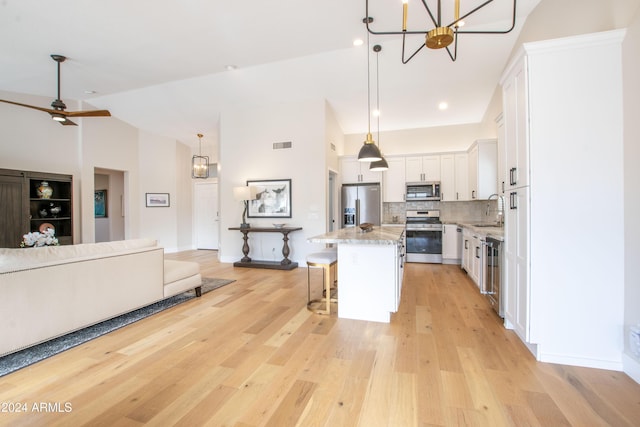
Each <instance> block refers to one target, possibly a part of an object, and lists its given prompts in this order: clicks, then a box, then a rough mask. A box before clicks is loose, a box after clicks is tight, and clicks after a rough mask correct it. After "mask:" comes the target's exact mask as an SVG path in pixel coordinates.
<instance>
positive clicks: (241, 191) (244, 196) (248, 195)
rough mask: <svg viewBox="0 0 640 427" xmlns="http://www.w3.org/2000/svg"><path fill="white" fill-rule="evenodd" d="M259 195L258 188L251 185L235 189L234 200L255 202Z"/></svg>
mask: <svg viewBox="0 0 640 427" xmlns="http://www.w3.org/2000/svg"><path fill="white" fill-rule="evenodd" d="M257 193H258V191H257V188H256V187H254V186H250V185H248V186H244V187H234V188H233V198H234V199H236V200H237V201H243V200H255V198H256V194H257Z"/></svg>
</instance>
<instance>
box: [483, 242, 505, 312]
mask: <svg viewBox="0 0 640 427" xmlns="http://www.w3.org/2000/svg"><path fill="white" fill-rule="evenodd" d="M482 255H483V258H484V259H483V263H482V267H483V268H482V272H483V280H482V293H483V294H484V295H486V297H487V299H488V300H489V303H490V304H491V306H492V307H493V309H494V310H495V311H496V313H498V315H499V316H500V317H503V318H504V302H503V296H502V242H501V241H500V240H497V239H494V238H492V237H487V238H486V239H485V241H484V242H483V254H482Z"/></svg>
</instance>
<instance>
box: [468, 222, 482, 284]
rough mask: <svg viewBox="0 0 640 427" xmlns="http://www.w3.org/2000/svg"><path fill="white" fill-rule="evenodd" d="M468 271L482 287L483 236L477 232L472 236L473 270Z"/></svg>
mask: <svg viewBox="0 0 640 427" xmlns="http://www.w3.org/2000/svg"><path fill="white" fill-rule="evenodd" d="M467 273H469V276H471V279H473V281H474V282H475V283H476V285H478V288H482V238H481V236H478V235H477V234H473V235H472V236H471V271H468V270H467Z"/></svg>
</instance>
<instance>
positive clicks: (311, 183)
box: [219, 100, 328, 262]
mask: <svg viewBox="0 0 640 427" xmlns="http://www.w3.org/2000/svg"><path fill="white" fill-rule="evenodd" d="M325 108H326V105H325V102H324V101H322V100H317V101H307V102H301V103H296V104H285V103H283V104H278V105H269V106H264V107H256V106H254V107H247V108H245V109H235V110H229V111H226V112H225V113H224V114H223V115H222V118H221V121H220V123H221V127H220V135H221V136H220V164H221V168H220V175H219V192H220V206H221V209H220V211H221V218H220V224H221V230H220V249H219V250H220V259H221V260H222V261H223V262H233V261H237V260H239V259H240V258H241V257H242V238H241V237H242V235H241V233H240V232H239V231H230V230H228V228H229V227H238V226H239V224H240V222H241V217H242V210H243V204H242V202H238V201H235V200H234V198H233V187H237V186H243V185H245V184H246V181H247V180H261V179H291V189H292V217H291V218H277V219H272V218H247V222H249V223H250V224H251V225H253V226H268V227H270V226H271V225H272V223H287V224H288V225H291V226H300V227H303V230H301V231H297V232H294V233H291V234H290V235H289V238H290V242H289V246H290V248H291V254H290V256H289V258H290V259H292V260H293V261H297V262H304V260H305V258H306V254H307V253H308V252H309V251H311V250H312V248H313V245H311V244H309V243H307V242H306V239H307V238H308V237H311V236H315V235H318V234H322V233H324V232H325V229H326V224H325V221H326V209H327V208H326V181H327V179H326V176H327V173H328V172H327V160H326V150H325V143H326V135H325V132H326V128H325V114H326V111H325ZM283 141H291V142H292V148H290V149H280V150H274V149H273V143H274V142H283ZM249 246H250V247H251V253H250V256H251V257H252V258H253V259H256V260H267V261H279V260H280V259H282V253H281V250H282V235H281V234H280V233H252V234H250V243H249ZM274 248H275V254H274V252H273V249H274Z"/></svg>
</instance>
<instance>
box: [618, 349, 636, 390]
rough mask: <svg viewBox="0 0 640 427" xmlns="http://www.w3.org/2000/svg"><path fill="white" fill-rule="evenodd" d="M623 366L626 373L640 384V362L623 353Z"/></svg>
mask: <svg viewBox="0 0 640 427" xmlns="http://www.w3.org/2000/svg"><path fill="white" fill-rule="evenodd" d="M622 365H623V366H624V373H625V374H627V375H629V376H630V377H631V378H632V379H633V380H634V381H635V382H637V383H638V384H640V362H639V361H637V360H636V359H634V358H632V357H631V356H629V355H628V354H626V353H622Z"/></svg>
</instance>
